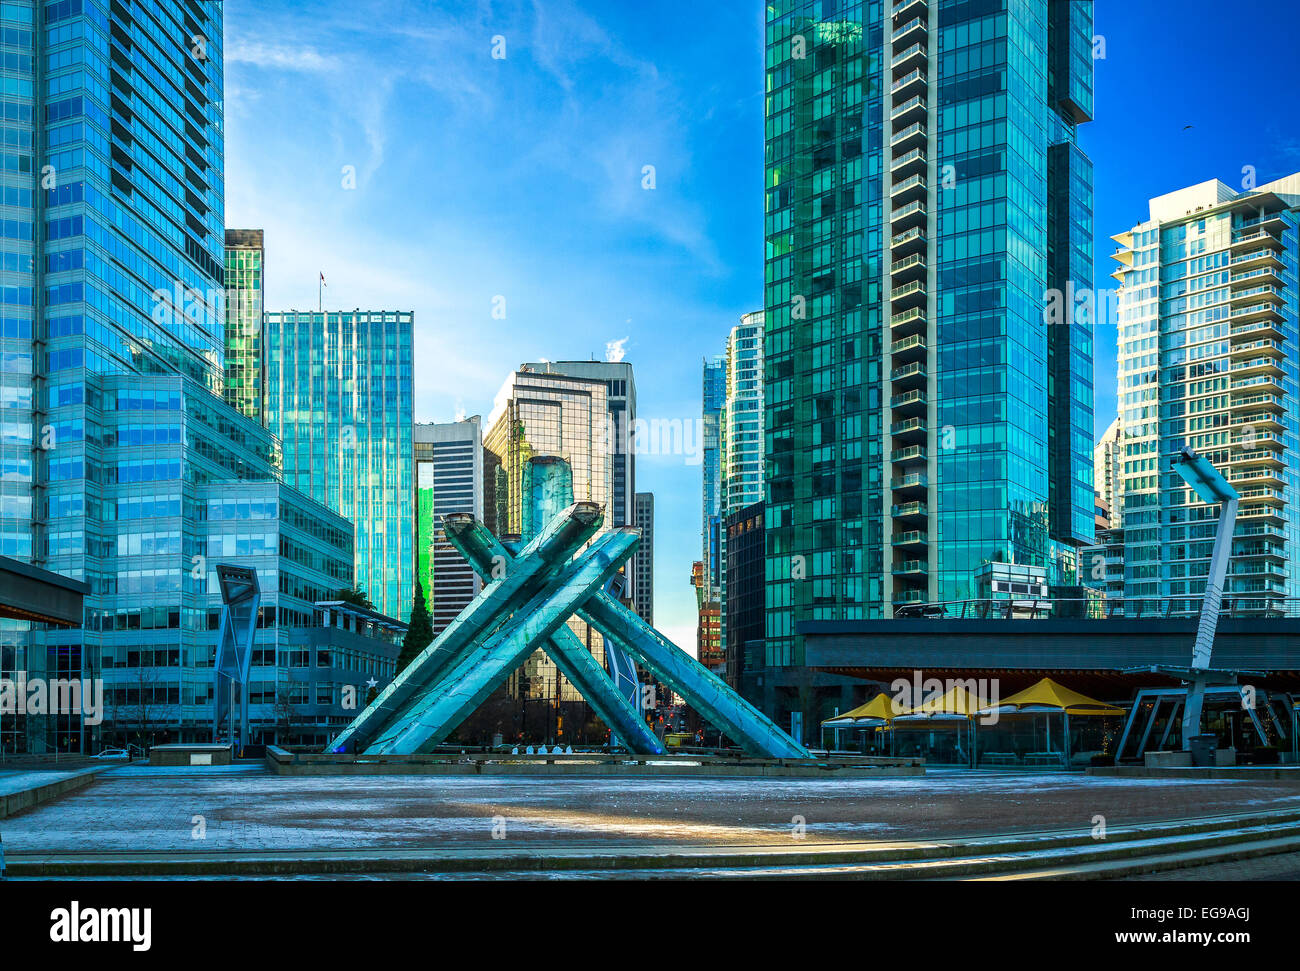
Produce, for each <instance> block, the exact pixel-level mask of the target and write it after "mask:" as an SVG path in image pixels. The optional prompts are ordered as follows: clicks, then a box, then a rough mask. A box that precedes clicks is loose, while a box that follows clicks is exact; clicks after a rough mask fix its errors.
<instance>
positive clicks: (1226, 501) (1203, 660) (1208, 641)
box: [1124, 447, 1259, 750]
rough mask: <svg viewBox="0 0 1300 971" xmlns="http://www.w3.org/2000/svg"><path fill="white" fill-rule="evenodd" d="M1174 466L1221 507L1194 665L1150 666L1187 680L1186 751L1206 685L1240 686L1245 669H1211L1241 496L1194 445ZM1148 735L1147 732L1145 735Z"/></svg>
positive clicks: (1196, 730)
mask: <svg viewBox="0 0 1300 971" xmlns="http://www.w3.org/2000/svg"><path fill="white" fill-rule="evenodd" d="M1173 468H1174V471H1175V472H1177V473H1178V474H1179V475H1180V476H1181V477H1182V479H1183V481H1184V482H1186V483H1187V485H1188V487H1189V488H1190V489H1191V490H1192V491H1193V492H1195V493H1196V495H1197V497H1199V498H1200V500H1201V501H1202V502H1206V503H1210V504H1212V505H1214V504H1217V505H1218V506H1219V524H1218V527H1217V529H1216V530H1215V534H1214V547H1213V549H1212V551H1211V553H1210V572H1209V575H1208V576H1207V577H1206V578H1205V596H1204V599H1203V600H1202V602H1201V614H1200V618H1199V620H1198V622H1197V625H1196V640H1195V642H1194V643H1193V645H1192V663H1191V666H1190V667H1188V668H1178V667H1167V666H1163V665H1157V666H1152V667H1150V668H1149V670H1150V671H1152V672H1153V673H1160V674H1169V675H1174V676H1177V677H1179V678H1181V679H1183V681H1184V682H1186V685H1187V688H1186V691H1187V698H1186V703H1185V704H1184V706H1183V722H1182V733H1181V734H1182V747H1183V749H1185V750H1186V749H1190V748H1191V747H1192V738H1193V737H1194V736H1196V735H1199V734H1200V732H1201V713H1202V710H1203V709H1204V707H1205V692H1206V689H1207V688H1208V687H1210V686H1223V685H1235V684H1236V683H1237V677H1238V675H1240V674H1243V673H1244V672H1241V671H1216V670H1213V669H1211V668H1210V658H1211V656H1212V655H1213V653H1214V634H1215V631H1216V630H1217V629H1218V626H1219V611H1220V610H1221V609H1222V607H1223V583H1224V580H1225V579H1226V578H1227V575H1228V559H1229V557H1230V556H1231V555H1232V533H1233V530H1234V529H1236V526H1237V501H1238V499H1240V496H1239V495H1238V494H1237V490H1236V489H1234V488H1233V487H1232V486H1231V485H1230V484H1229V483H1228V480H1227V479H1225V478H1224V477H1223V474H1222V473H1221V472H1220V471H1219V470H1218V469H1216V468H1215V467H1214V466H1213V465H1212V464H1211V463H1210V461H1209V460H1208V459H1206V458H1204V457H1203V456H1201V455H1198V454H1197V453H1196V451H1195V450H1194V449H1191V448H1186V447H1184V448H1183V449H1182V451H1180V452H1179V453H1178V455H1176V456H1175V457H1174V462H1173ZM1138 670H1141V669H1138ZM1140 707H1141V706H1139V705H1134V706H1133V709H1132V712H1131V714H1130V716H1129V722H1128V724H1127V725H1125V727H1124V737H1125V738H1127V737H1128V735H1129V734H1130V731H1131V729H1132V728H1133V726H1134V723H1135V720H1136V719H1137V717H1138V712H1139V709H1140ZM1251 716H1252V718H1254V719H1255V723H1256V726H1258V725H1259V721H1258V719H1257V718H1255V716H1254V713H1253V712H1252V713H1251ZM1148 728H1149V726H1148ZM1166 734H1167V732H1166ZM1145 738H1146V735H1145V734H1144V736H1143V739H1144V740H1145Z"/></svg>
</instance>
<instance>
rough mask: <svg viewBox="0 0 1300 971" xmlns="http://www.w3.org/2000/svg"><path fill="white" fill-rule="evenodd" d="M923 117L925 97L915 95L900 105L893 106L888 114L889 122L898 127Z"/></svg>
mask: <svg viewBox="0 0 1300 971" xmlns="http://www.w3.org/2000/svg"><path fill="white" fill-rule="evenodd" d="M924 117H925V97H924V96H923V95H919V94H918V95H915V96H913V97H911V98H908V99H907V100H906V101H904V102H903V103H902V104H898V105H895V106H894V107H893V108H892V109H891V110H890V112H889V120H890V121H892V122H896V123H898V124H900V125H906V124H908V123H909V122H912V121H916V120H918V119H921V118H924Z"/></svg>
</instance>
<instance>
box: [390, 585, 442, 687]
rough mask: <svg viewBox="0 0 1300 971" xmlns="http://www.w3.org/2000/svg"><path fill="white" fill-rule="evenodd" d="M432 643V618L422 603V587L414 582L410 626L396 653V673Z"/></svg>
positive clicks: (400, 671)
mask: <svg viewBox="0 0 1300 971" xmlns="http://www.w3.org/2000/svg"><path fill="white" fill-rule="evenodd" d="M432 643H433V620H432V618H430V617H429V610H428V608H427V607H425V605H424V587H423V586H422V585H421V584H420V582H419V581H418V580H417V581H416V583H415V603H414V604H413V605H412V606H411V620H410V626H409V627H408V628H407V630H406V637H405V639H403V641H402V653H401V654H399V655H397V673H398V674H401V673H402V670H403V669H404V668H405V667H406V666H407V665H408V664H410V663H411V662H412V661H414V660H415V659H416V658H417V657H419V656H420V652H421V651H423V650H424V649H425V648H426V647H428V646H429V645H430V644H432Z"/></svg>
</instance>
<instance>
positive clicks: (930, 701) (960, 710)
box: [890, 684, 988, 769]
mask: <svg viewBox="0 0 1300 971" xmlns="http://www.w3.org/2000/svg"><path fill="white" fill-rule="evenodd" d="M987 706H988V703H987V702H986V701H985V700H984V699H983V698H981V697H979V695H977V694H975V693H974V692H972V691H968V690H966V688H965V687H964V686H963V685H961V684H954V685H953V686H952V687H951V688H949V689H948V690H947V691H945V692H944V693H943V694H941V695H939V694H932V695H930V697H928V698H926V699H925V700H923V701H922V702H921V703H920V704H919V705H917V706H916V707H914V708H911V709H909V710H908V711H905V712H903V714H901V715H899V716H898V717H897V718H896V719H895V721H904V722H911V721H929V720H931V719H965V720H966V737H967V739H968V740H969V741H970V764H971V768H972V769H973V768H975V764H976V763H975V758H976V755H975V745H976V741H975V720H974V716H975V715H976V714H977V713H978V712H979V710H980V709H981V708H986V707H987ZM890 727H891V728H893V727H894V725H892V724H891V725H890ZM891 735H892V733H891ZM891 741H892V738H891ZM958 751H960V742H959V743H958Z"/></svg>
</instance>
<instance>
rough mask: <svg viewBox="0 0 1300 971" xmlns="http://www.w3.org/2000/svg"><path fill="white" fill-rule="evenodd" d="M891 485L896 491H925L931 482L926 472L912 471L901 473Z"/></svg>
mask: <svg viewBox="0 0 1300 971" xmlns="http://www.w3.org/2000/svg"><path fill="white" fill-rule="evenodd" d="M889 487H890V488H891V489H893V490H894V491H895V492H918V493H919V492H925V490H926V489H928V488H929V482H928V480H927V479H926V476H925V473H924V472H911V473H908V474H907V475H900V476H898V477H897V478H895V479H894V481H893V482H891V483H890V484H889Z"/></svg>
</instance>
